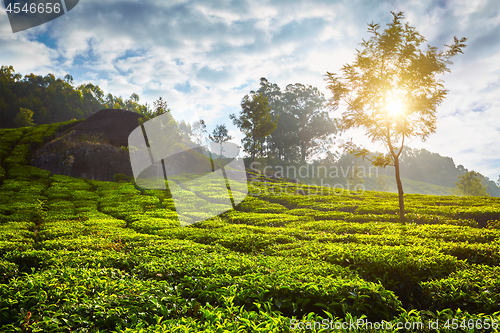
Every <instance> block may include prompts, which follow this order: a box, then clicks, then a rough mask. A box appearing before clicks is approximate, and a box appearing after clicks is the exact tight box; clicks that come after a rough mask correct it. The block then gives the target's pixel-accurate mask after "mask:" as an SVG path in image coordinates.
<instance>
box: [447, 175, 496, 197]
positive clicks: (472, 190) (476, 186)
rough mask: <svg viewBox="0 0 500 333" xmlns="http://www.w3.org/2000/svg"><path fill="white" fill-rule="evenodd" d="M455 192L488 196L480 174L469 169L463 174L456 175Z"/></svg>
mask: <svg viewBox="0 0 500 333" xmlns="http://www.w3.org/2000/svg"><path fill="white" fill-rule="evenodd" d="M456 184H457V188H456V191H455V193H456V194H458V195H473V196H488V195H489V194H488V193H486V185H483V184H482V183H481V179H480V174H479V173H477V172H476V171H469V172H467V173H466V174H465V175H461V176H458V181H457V182H456Z"/></svg>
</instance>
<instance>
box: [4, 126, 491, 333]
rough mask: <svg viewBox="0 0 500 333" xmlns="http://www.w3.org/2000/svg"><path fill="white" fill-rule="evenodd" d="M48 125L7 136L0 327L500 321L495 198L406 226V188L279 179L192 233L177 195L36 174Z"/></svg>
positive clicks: (431, 205) (414, 211)
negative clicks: (34, 154)
mask: <svg viewBox="0 0 500 333" xmlns="http://www.w3.org/2000/svg"><path fill="white" fill-rule="evenodd" d="M52 130H53V128H52V125H50V126H45V127H41V128H39V127H34V128H24V129H16V130H1V131H0V136H1V137H2V138H4V137H5V138H6V140H5V145H3V144H4V141H2V147H7V149H6V150H5V151H6V152H7V153H6V154H5V155H3V156H4V160H3V161H2V162H8V163H3V164H2V165H3V166H6V171H7V172H6V174H5V176H4V177H5V179H4V180H3V184H1V187H0V331H2V332H19V331H21V332H22V331H23V330H24V331H26V332H29V331H31V332H35V331H43V332H60V331H70V330H71V331H82V332H85V331H87V332H97V331H101V332H102V331H107V332H132V331H144V332H185V331H203V330H204V331H209V332H213V331H217V330H219V331H223V330H226V331H231V332H233V331H252V332H259V331H260V332H270V331H278V332H279V331H285V332H287V331H293V330H291V329H290V325H291V323H292V320H296V321H308V320H309V321H311V320H318V321H321V320H323V319H328V320H330V319H331V320H334V321H337V320H338V321H343V320H349V319H353V320H355V319H356V318H364V319H368V320H371V321H375V320H382V319H384V320H387V321H390V322H392V323H396V322H397V321H403V322H417V321H419V320H427V321H428V320H430V319H433V320H434V319H435V318H439V319H440V320H442V322H443V323H444V322H446V320H448V319H450V320H451V319H453V318H457V319H460V320H486V319H488V320H492V319H496V320H500V312H497V311H500V309H499V308H498V298H499V297H500V296H499V290H498V287H499V286H498V283H497V280H498V279H497V276H498V273H499V272H498V269H497V268H498V264H499V262H500V255H499V253H500V241H499V240H500V230H499V229H498V228H497V224H498V223H496V221H499V220H500V209H499V208H498V207H500V199H499V198H494V197H474V196H463V197H459V196H426V195H411V194H410V195H407V197H406V200H407V202H408V203H409V207H410V208H409V209H408V214H407V216H408V221H409V222H410V223H409V224H408V225H401V224H398V223H395V222H397V216H396V215H394V213H395V212H397V210H398V207H397V204H396V203H395V200H394V199H395V198H396V196H397V195H396V194H394V193H388V192H371V191H367V192H365V193H364V194H363V195H358V194H356V193H352V192H347V191H346V192H339V191H337V192H335V191H324V192H321V191H320V190H321V188H320V187H318V186H307V185H303V184H292V183H288V182H284V181H279V180H273V179H268V181H266V182H258V181H256V182H252V183H250V184H249V186H250V188H249V191H250V193H252V194H254V195H255V196H253V195H249V196H247V198H246V199H245V200H244V201H243V202H242V203H240V204H239V205H238V206H237V207H236V210H231V211H228V212H225V213H223V214H221V215H219V216H216V217H213V218H212V219H210V220H206V221H203V222H200V223H197V224H194V225H192V226H189V227H180V224H179V220H178V218H177V212H176V211H175V202H174V200H173V199H172V198H171V196H170V194H169V193H168V192H167V191H160V190H140V189H138V188H137V187H136V185H135V184H134V183H127V182H103V181H96V180H84V179H76V178H72V177H68V176H64V175H51V174H50V172H47V171H45V170H41V169H38V168H35V167H31V166H29V165H26V164H27V163H26V162H27V161H26V155H25V153H26V151H28V152H29V148H30V147H31V145H32V144H33V143H35V144H36V142H38V140H40V139H41V140H45V139H44V137H45V136H46V134H47V133H48V132H50V131H52ZM51 135H52V134H51ZM27 149H28V150H27ZM11 157H12V158H11ZM16 158H17V162H16ZM23 158H24V160H23ZM23 161H24V162H23ZM191 176H192V175H189V174H184V175H181V177H180V178H179V179H191ZM118 178H119V176H118ZM264 178H265V177H263V176H262V177H261V179H264ZM117 180H118V181H119V180H120V179H117ZM271 181H272V182H271ZM204 195H207V196H209V193H205V194H204ZM195 199H196V198H192V197H189V198H188V197H186V200H195ZM193 202H194V201H193ZM418 308H420V309H424V308H425V309H430V310H425V311H424V310H421V311H417V310H415V309H418ZM299 331H300V330H299ZM310 331H312V332H314V331H317V332H319V331H320V330H319V329H311V330H310ZM358 331H360V332H361V331H363V330H358ZM443 331H447V332H448V331H449V332H452V331H453V330H452V329H451V328H450V329H448V330H443ZM455 331H456V330H455Z"/></svg>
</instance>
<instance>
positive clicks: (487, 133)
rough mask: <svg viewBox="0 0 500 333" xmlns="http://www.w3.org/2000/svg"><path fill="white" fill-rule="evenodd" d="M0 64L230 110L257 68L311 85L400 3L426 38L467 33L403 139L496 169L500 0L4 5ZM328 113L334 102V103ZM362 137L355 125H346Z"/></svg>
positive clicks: (492, 173)
mask: <svg viewBox="0 0 500 333" xmlns="http://www.w3.org/2000/svg"><path fill="white" fill-rule="evenodd" d="M0 7H1V9H0V64H2V65H13V66H14V68H15V69H16V71H17V72H20V73H22V74H28V73H35V74H39V75H46V74H47V73H53V74H55V75H56V76H59V77H63V76H64V75H65V74H67V73H70V74H71V75H73V77H74V79H75V83H76V84H80V83H86V82H92V83H94V84H97V85H99V86H100V87H101V88H102V89H103V90H104V91H105V93H108V92H110V93H112V94H114V95H118V96H122V97H124V98H128V97H129V96H130V95H131V94H132V93H134V92H135V93H137V94H139V96H140V97H141V102H150V103H151V102H152V101H154V100H156V99H157V98H158V97H159V96H162V97H163V98H164V99H166V100H167V101H168V104H169V107H170V108H171V109H172V111H173V114H174V117H175V118H176V119H178V120H180V119H184V120H186V121H190V122H192V121H194V120H197V119H199V118H203V119H205V120H206V121H207V122H208V124H209V128H213V127H214V126H215V125H216V124H222V123H225V124H226V125H228V127H229V128H230V129H231V134H232V135H233V136H235V138H236V139H235V140H234V141H235V142H237V143H239V139H241V138H242V134H241V133H239V132H238V130H237V128H235V127H234V126H233V125H232V124H231V122H230V120H229V117H228V115H229V114H230V113H237V112H239V110H240V106H239V105H240V102H241V99H242V98H243V96H244V95H245V94H248V93H249V91H250V90H255V89H258V87H259V79H260V78H261V77H266V78H267V79H268V80H269V81H270V82H272V83H277V84H278V85H279V86H280V87H281V88H285V86H286V85H287V84H290V83H292V84H293V83H303V84H310V85H312V86H315V87H318V89H320V91H322V92H323V93H324V94H325V96H326V97H327V98H328V97H330V94H329V93H328V91H326V89H325V82H324V80H323V75H324V74H325V73H326V72H327V71H330V72H337V71H338V70H339V69H340V68H341V66H342V65H343V64H345V63H349V62H352V60H353V59H354V54H355V49H356V48H359V43H360V42H361V39H362V38H369V35H368V34H367V32H366V27H367V26H366V23H369V22H372V21H373V22H375V23H379V24H381V25H382V26H385V24H386V23H388V22H389V21H390V20H391V18H392V15H391V14H390V11H395V12H398V11H403V12H404V13H405V16H406V21H407V22H408V23H409V24H410V25H412V26H415V27H416V29H417V31H419V32H420V33H421V34H423V35H424V36H425V37H426V39H427V41H428V43H429V44H430V45H432V46H437V47H439V48H443V44H449V43H451V41H452V40H453V36H457V37H467V38H468V41H467V45H468V46H467V48H465V51H464V54H463V55H459V56H457V57H456V58H454V59H453V62H454V64H453V65H451V66H450V69H451V73H448V74H447V75H445V76H444V77H443V79H444V81H445V87H446V88H447V89H448V90H449V93H448V96H447V99H446V101H445V102H444V103H443V104H442V105H441V106H440V107H439V108H438V127H437V132H436V133H435V134H433V135H431V136H430V137H429V138H428V139H427V141H426V142H420V141H419V140H418V139H416V140H413V141H411V143H410V144H409V146H411V147H412V148H425V149H427V150H430V151H432V152H437V153H439V154H441V155H444V156H449V157H452V158H453V160H454V161H455V164H457V165H458V164H462V165H464V166H465V167H466V168H468V169H469V170H471V169H473V170H476V171H479V172H481V173H483V174H484V175H486V176H489V177H490V178H491V179H493V180H497V179H498V176H499V174H500V99H499V98H498V96H500V61H498V60H499V59H500V58H499V55H500V38H499V36H500V7H499V6H498V2H497V1H496V0H491V1H469V0H454V1H446V0H440V1H427V0H420V1H411V2H408V1H368V0H366V1H350V0H346V1H331V0H323V1H278V0H275V1H272V0H268V1H260V0H252V1H183V0H176V1H160V0H155V1H147V0H144V1H139V0H128V1H113V0H106V1H101V0H99V1H97V0H80V2H79V4H78V5H77V6H76V7H75V8H74V9H73V10H71V11H70V12H68V13H67V14H66V15H64V16H62V17H60V18H58V19H56V20H54V21H51V22H49V23H47V24H44V25H41V26H38V27H35V28H32V29H29V30H26V31H23V32H19V33H16V34H13V33H12V31H11V28H10V26H9V22H8V18H7V14H6V13H5V10H4V7H3V6H0ZM332 116H333V117H335V116H339V114H335V113H332ZM350 137H353V138H354V141H355V142H360V143H363V144H365V145H366V146H367V147H368V148H369V149H373V150H382V147H380V146H378V145H375V144H372V143H370V142H368V140H366V139H365V137H364V135H363V132H361V131H352V132H349V133H346V134H345V135H344V136H343V137H342V139H344V140H347V139H348V138H350Z"/></svg>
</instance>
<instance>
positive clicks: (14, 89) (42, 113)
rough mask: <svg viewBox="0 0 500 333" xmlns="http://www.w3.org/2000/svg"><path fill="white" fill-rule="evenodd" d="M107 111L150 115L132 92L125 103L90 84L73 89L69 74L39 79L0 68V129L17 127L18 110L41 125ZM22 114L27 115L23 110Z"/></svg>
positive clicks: (6, 67)
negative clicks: (27, 111) (31, 113)
mask: <svg viewBox="0 0 500 333" xmlns="http://www.w3.org/2000/svg"><path fill="white" fill-rule="evenodd" d="M107 108H115V109H126V110H129V111H134V112H138V113H141V114H143V115H147V114H148V113H150V112H151V109H150V107H149V106H148V105H147V104H146V105H141V104H140V103H139V96H138V95H137V94H135V93H134V94H132V95H131V96H130V98H129V99H126V100H124V99H123V98H122V97H116V96H113V95H112V94H107V95H106V94H105V93H104V92H103V91H102V89H101V88H100V87H99V86H97V85H94V84H92V83H87V84H81V85H79V86H77V87H75V86H74V83H73V77H72V76H71V75H70V74H66V75H65V77H64V79H61V78H56V77H55V76H54V75H53V74H47V75H46V76H41V75H35V74H33V73H31V74H28V75H25V76H24V77H23V76H22V75H21V74H19V73H16V72H15V70H14V67H13V66H1V67H0V127H17V126H20V124H21V123H20V122H19V119H20V118H19V117H21V116H19V114H20V112H21V109H27V110H31V111H32V112H33V115H32V120H33V124H37V125H40V124H50V123H55V122H62V121H67V120H71V119H83V118H88V117H89V116H91V115H92V114H94V113H96V112H97V111H99V110H102V109H107ZM153 111H154V110H153ZM22 113H23V114H24V115H26V112H25V111H23V112H22ZM24 115H23V116H22V117H25V116H24ZM16 117H18V118H17V119H18V121H17V122H16V121H15V120H16ZM23 124H24V123H23Z"/></svg>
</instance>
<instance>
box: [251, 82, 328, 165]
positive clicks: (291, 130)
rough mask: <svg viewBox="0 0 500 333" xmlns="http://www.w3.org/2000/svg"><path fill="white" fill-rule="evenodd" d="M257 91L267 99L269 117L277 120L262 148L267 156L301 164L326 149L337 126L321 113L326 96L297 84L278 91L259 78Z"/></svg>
mask: <svg viewBox="0 0 500 333" xmlns="http://www.w3.org/2000/svg"><path fill="white" fill-rule="evenodd" d="M257 92H258V93H262V94H263V96H264V97H266V98H267V101H268V103H269V107H270V108H271V114H272V116H273V117H274V118H275V119H278V123H277V127H276V129H275V130H274V131H273V132H272V133H271V134H270V135H269V136H268V137H266V139H265V147H262V148H263V149H265V150H267V156H274V157H277V158H278V159H279V160H280V161H286V162H291V161H301V162H302V163H304V162H305V161H306V159H308V158H309V157H311V156H314V155H315V153H316V152H317V151H318V150H325V149H327V148H328V146H329V145H330V143H331V139H332V136H333V134H335V133H336V131H337V125H336V123H335V121H334V120H333V119H331V118H330V116H329V115H328V113H327V112H326V111H325V110H324V104H325V97H324V96H323V94H322V93H321V92H320V91H319V90H318V89H317V88H316V87H312V86H310V85H303V84H300V83H296V84H289V85H287V86H286V88H285V89H284V90H281V89H280V87H279V86H278V85H277V84H273V83H270V82H269V81H268V80H267V79H266V78H261V79H260V88H259V90H258V91H257Z"/></svg>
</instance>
